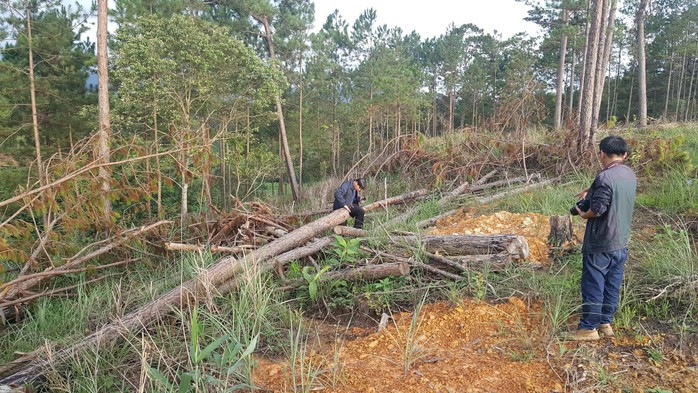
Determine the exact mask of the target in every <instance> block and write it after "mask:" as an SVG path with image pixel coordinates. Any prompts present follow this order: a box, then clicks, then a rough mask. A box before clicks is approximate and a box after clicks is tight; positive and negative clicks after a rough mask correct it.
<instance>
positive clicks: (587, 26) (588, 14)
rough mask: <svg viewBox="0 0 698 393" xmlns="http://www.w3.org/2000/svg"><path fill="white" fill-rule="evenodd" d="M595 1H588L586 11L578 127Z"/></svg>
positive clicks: (579, 118) (580, 120) (580, 119)
mask: <svg viewBox="0 0 698 393" xmlns="http://www.w3.org/2000/svg"><path fill="white" fill-rule="evenodd" d="M593 1H594V0H587V10H586V18H585V19H586V22H585V32H584V35H585V37H584V56H583V57H582V75H581V77H580V78H579V99H578V100H577V126H579V127H581V124H582V97H583V96H584V81H585V80H586V75H587V61H586V60H587V56H588V54H589V33H590V30H591V19H592V17H591V10H592V2H593Z"/></svg>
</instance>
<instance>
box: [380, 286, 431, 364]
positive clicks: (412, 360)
mask: <svg viewBox="0 0 698 393" xmlns="http://www.w3.org/2000/svg"><path fill="white" fill-rule="evenodd" d="M427 295H428V291H427V292H425V293H424V296H423V297H422V299H421V300H420V302H419V303H417V305H416V306H415V308H414V310H413V311H412V317H411V318H410V324H409V326H408V327H407V330H406V331H400V327H399V325H398V323H397V321H396V320H395V318H391V320H392V321H393V325H394V326H395V333H394V334H393V333H390V331H389V330H386V332H388V334H389V335H390V338H391V339H392V340H393V342H394V344H395V346H396V347H397V348H398V354H399V356H400V358H399V359H398V361H394V360H391V359H388V360H389V361H391V362H393V363H395V364H397V365H399V366H401V367H402V371H403V372H404V373H405V374H407V373H408V372H409V370H410V369H412V367H414V365H415V364H417V362H419V361H420V360H421V359H423V358H425V357H426V356H428V355H429V352H430V351H429V350H428V349H427V348H426V347H424V344H426V342H427V341H428V338H425V337H424V336H423V335H422V332H421V330H422V322H423V321H424V318H423V315H422V307H423V306H424V303H425V302H426V299H427Z"/></svg>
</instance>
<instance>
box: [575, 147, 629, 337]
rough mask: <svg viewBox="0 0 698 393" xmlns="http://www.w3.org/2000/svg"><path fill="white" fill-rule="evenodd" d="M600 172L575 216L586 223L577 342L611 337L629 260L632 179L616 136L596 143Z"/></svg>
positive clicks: (583, 196) (586, 192)
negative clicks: (625, 267) (583, 208)
mask: <svg viewBox="0 0 698 393" xmlns="http://www.w3.org/2000/svg"><path fill="white" fill-rule="evenodd" d="M598 155H599V161H601V164H602V165H603V169H602V170H601V172H599V173H598V174H597V175H596V178H595V179H594V182H593V183H592V184H591V187H589V188H588V189H586V190H584V191H582V192H581V193H580V195H579V196H580V197H582V198H586V199H588V201H589V209H588V210H587V211H582V210H581V209H580V208H579V205H577V206H576V209H577V212H578V213H579V216H580V217H581V218H583V219H586V220H587V224H586V230H585V232H584V244H583V245H582V281H581V287H582V318H581V321H580V322H579V327H578V329H577V331H576V332H575V333H574V335H573V336H572V339H573V340H576V341H595V340H598V339H599V338H600V336H599V333H601V334H602V335H604V336H606V337H610V336H613V329H612V328H611V321H613V315H614V314H615V312H616V310H617V309H618V298H619V295H620V286H621V282H622V281H623V265H624V264H625V260H626V259H627V258H628V239H629V237H630V223H631V221H632V217H633V207H634V206H635V190H636V187H637V180H636V178H635V173H634V172H633V171H632V169H630V168H628V167H627V166H626V165H624V164H623V160H625V158H626V157H627V156H628V144H627V143H626V142H625V140H624V139H623V138H621V137H619V136H613V135H612V136H608V137H606V138H604V139H603V140H602V141H601V143H600V144H599V153H598Z"/></svg>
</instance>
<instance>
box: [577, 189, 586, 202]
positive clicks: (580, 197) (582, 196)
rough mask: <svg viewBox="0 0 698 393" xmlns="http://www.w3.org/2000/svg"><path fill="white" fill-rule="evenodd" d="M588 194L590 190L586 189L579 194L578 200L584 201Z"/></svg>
mask: <svg viewBox="0 0 698 393" xmlns="http://www.w3.org/2000/svg"><path fill="white" fill-rule="evenodd" d="M588 192H589V189H588V188H585V189H584V190H582V192H580V193H579V194H577V199H579V200H582V199H584V198H585V197H586V196H587V193H588Z"/></svg>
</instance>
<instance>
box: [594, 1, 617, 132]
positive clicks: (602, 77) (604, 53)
mask: <svg viewBox="0 0 698 393" xmlns="http://www.w3.org/2000/svg"><path fill="white" fill-rule="evenodd" d="M611 1H612V3H611V12H610V16H609V17H608V23H607V24H604V26H605V27H604V28H603V29H602V34H601V38H602V39H604V36H605V41H604V42H603V46H602V48H603V50H599V56H601V60H600V61H599V63H598V64H597V68H596V88H595V94H594V117H593V120H592V123H591V124H592V126H591V131H590V136H589V141H590V143H595V142H596V131H597V130H598V126H599V115H600V113H601V102H602V99H603V92H604V86H605V84H606V72H607V71H608V63H609V61H610V60H611V49H612V48H613V30H614V28H615V22H616V7H617V5H618V0H611ZM603 12H604V13H603V15H604V18H605V17H606V14H607V13H608V0H606V1H604V11H603ZM602 23H603V22H602ZM609 96H610V93H609Z"/></svg>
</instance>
